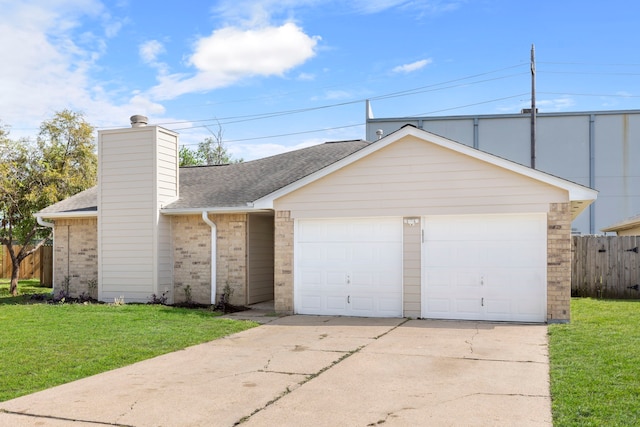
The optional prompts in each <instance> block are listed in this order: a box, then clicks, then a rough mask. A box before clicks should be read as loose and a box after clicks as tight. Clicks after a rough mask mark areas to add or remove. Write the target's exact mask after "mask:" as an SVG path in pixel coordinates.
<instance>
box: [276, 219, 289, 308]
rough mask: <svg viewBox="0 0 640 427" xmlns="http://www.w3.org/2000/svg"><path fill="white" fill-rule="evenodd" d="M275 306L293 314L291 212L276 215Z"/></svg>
mask: <svg viewBox="0 0 640 427" xmlns="http://www.w3.org/2000/svg"><path fill="white" fill-rule="evenodd" d="M274 259H275V260H274V264H275V265H274V305H275V311H276V312H278V313H282V314H292V313H293V218H291V212H290V211H277V212H276V214H275V254H274Z"/></svg>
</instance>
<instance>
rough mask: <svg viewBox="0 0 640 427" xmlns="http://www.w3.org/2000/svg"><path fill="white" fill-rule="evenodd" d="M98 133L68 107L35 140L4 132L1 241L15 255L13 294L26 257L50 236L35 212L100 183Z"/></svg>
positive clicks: (0, 138)
mask: <svg viewBox="0 0 640 427" xmlns="http://www.w3.org/2000/svg"><path fill="white" fill-rule="evenodd" d="M93 131H94V128H93V127H92V126H91V125H90V124H89V123H87V122H86V121H85V119H84V117H83V115H82V114H80V113H76V112H72V111H69V110H63V111H60V112H57V113H55V115H54V117H53V118H52V119H51V120H47V121H45V122H43V123H42V125H41V126H40V132H39V134H38V137H37V141H36V143H35V144H33V143H31V142H30V141H28V140H26V139H22V140H19V141H13V140H11V139H10V138H9V133H8V131H7V130H6V128H3V130H2V133H0V218H1V219H2V223H1V227H0V244H3V245H4V246H6V247H7V251H8V252H9V256H10V257H11V264H12V269H11V284H10V287H9V291H10V293H11V294H12V295H17V293H18V278H19V277H18V276H19V272H20V264H21V263H22V261H23V260H24V259H25V258H26V257H27V256H29V255H30V254H32V253H33V252H35V251H36V250H37V249H38V248H40V246H42V245H43V244H44V243H45V241H46V240H47V239H48V238H50V237H51V230H50V229H48V228H46V227H42V226H40V225H39V224H38V223H37V221H36V219H35V218H34V216H33V214H34V213H35V212H37V211H39V210H41V209H43V208H45V207H47V206H49V205H51V204H53V203H56V202H59V201H60V200H63V199H66V198H67V197H70V196H72V195H74V194H76V193H78V192H80V191H82V190H85V189H87V188H89V187H92V186H94V185H95V184H96V172H97V165H98V162H97V156H96V153H95V142H94V138H93ZM14 246H22V248H21V249H20V250H19V251H17V252H16V251H15V248H14Z"/></svg>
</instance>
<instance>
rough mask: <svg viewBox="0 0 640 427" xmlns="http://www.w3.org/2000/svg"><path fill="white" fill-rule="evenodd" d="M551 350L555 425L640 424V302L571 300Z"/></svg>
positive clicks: (551, 328)
mask: <svg viewBox="0 0 640 427" xmlns="http://www.w3.org/2000/svg"><path fill="white" fill-rule="evenodd" d="M549 353H550V360H551V396H552V408H553V421H554V425H555V426H632V425H639V424H640V301H608V300H594V299H588V298H585V299H574V300H572V303H571V323H570V324H566V325H550V326H549Z"/></svg>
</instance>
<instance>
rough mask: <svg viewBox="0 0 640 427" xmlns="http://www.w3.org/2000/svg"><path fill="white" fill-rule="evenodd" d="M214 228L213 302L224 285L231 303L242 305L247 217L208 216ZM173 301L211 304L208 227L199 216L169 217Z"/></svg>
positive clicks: (244, 301) (244, 286) (245, 277)
mask: <svg viewBox="0 0 640 427" xmlns="http://www.w3.org/2000/svg"><path fill="white" fill-rule="evenodd" d="M209 219H211V221H213V222H214V223H215V224H216V229H217V235H218V238H217V252H218V257H217V263H216V267H217V268H216V270H217V274H216V276H217V280H216V290H217V292H216V293H217V296H216V298H215V300H216V301H218V300H219V298H220V295H221V294H222V292H223V290H224V288H225V286H226V285H227V284H229V286H230V287H231V289H232V295H231V303H232V304H236V305H244V304H245V303H246V283H247V215H246V214H224V215H209ZM171 227H172V234H173V268H174V270H173V279H174V290H173V300H174V302H183V301H185V300H186V298H187V292H186V291H185V289H187V286H189V288H188V289H189V293H190V296H191V300H192V301H194V302H198V303H202V304H209V303H210V302H211V228H210V227H209V225H207V224H206V223H205V222H204V221H203V220H202V217H201V216H200V215H192V216H175V217H173V218H172V224H171Z"/></svg>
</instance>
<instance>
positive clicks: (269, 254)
mask: <svg viewBox="0 0 640 427" xmlns="http://www.w3.org/2000/svg"><path fill="white" fill-rule="evenodd" d="M273 239H274V219H273V215H262V214H252V215H249V226H248V245H247V246H248V248H247V251H248V258H249V260H248V283H247V304H255V303H257V302H262V301H271V300H273V263H274V250H273V245H274V240H273Z"/></svg>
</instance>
